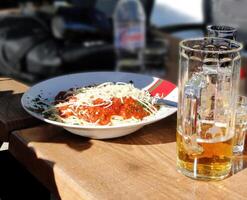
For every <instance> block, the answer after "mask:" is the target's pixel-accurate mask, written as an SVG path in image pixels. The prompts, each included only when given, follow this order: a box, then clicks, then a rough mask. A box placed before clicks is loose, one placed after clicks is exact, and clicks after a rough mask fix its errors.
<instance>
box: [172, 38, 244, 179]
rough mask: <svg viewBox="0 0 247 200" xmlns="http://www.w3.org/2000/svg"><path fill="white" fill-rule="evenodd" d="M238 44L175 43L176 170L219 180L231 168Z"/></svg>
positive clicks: (212, 41)
mask: <svg viewBox="0 0 247 200" xmlns="http://www.w3.org/2000/svg"><path fill="white" fill-rule="evenodd" d="M241 49H242V45H241V44H240V43H238V42H236V41H233V40H228V39H224V38H201V39H190V40H184V41H182V42H181V43H180V63H179V65H180V66H179V83H178V87H179V104H178V116H177V119H178V120H177V168H178V171H179V172H181V173H182V174H184V175H186V176H189V177H191V178H195V179H204V180H220V179H223V178H225V177H226V176H227V175H228V174H229V172H230V170H231V157H232V148H233V138H234V137H233V136H234V129H233V128H234V119H235V117H234V113H235V105H236V103H235V102H236V97H237V95H238V85H239V74H240V64H241V61H240V50H241Z"/></svg>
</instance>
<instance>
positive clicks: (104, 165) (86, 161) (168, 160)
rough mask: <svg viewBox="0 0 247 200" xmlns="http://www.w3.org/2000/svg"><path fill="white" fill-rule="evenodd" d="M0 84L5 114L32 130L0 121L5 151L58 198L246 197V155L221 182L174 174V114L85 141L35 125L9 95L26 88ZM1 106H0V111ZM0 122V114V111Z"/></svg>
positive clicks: (3, 80) (66, 199)
mask: <svg viewBox="0 0 247 200" xmlns="http://www.w3.org/2000/svg"><path fill="white" fill-rule="evenodd" d="M0 80H1V81H0V86H1V87H0V88H1V89H0V90H1V92H0V94H1V95H2V97H1V98H2V102H5V103H6V102H9V103H8V104H11V105H12V103H11V102H12V101H14V102H15V107H12V106H10V107H9V109H8V113H15V112H14V110H15V109H17V110H18V112H16V113H17V114H16V116H19V117H18V120H20V122H21V123H24V124H25V125H23V126H25V127H26V126H28V125H27V124H26V122H27V121H28V122H29V124H31V125H32V126H33V127H31V128H25V129H22V126H20V123H12V122H11V119H9V118H8V123H6V121H4V120H1V121H0V123H1V126H2V127H3V126H4V127H5V130H8V129H7V127H8V125H7V124H9V123H12V124H13V126H12V129H9V130H15V131H9V132H8V133H9V136H8V137H7V138H8V140H9V151H10V152H11V154H12V155H14V157H15V158H16V159H17V160H19V161H20V162H21V163H23V165H24V166H25V167H26V168H27V169H28V170H29V171H30V172H31V173H32V174H33V175H34V176H35V177H36V178H37V179H38V180H40V181H41V182H42V183H43V184H44V185H45V186H46V187H47V188H48V189H49V190H50V191H51V192H53V193H54V194H55V195H56V196H57V198H58V199H63V200H81V199H83V200H92V199H100V200H103V199H107V200H108V199H114V200H115V199H118V200H121V199H123V200H125V199H131V200H132V199H135V200H136V199H148V200H150V199H162V200H163V199H169V200H170V199H174V200H175V199H176V200H177V199H185V200H186V199H188V200H191V199H210V200H211V199H217V200H219V199H224V200H225V199H227V200H228V199H229V200H234V199H238V200H239V199H246V197H247V184H246V181H247V170H246V169H245V168H246V166H247V164H246V163H247V155H246V154H247V152H245V154H244V155H243V156H241V157H237V158H235V162H234V163H235V164H234V170H233V171H234V172H233V173H232V175H231V176H229V177H228V178H226V179H225V180H223V181H218V182H202V181H195V180H192V179H190V178H187V177H185V176H183V175H181V174H179V173H178V172H177V171H176V145H175V132H176V115H173V116H170V117H168V118H166V119H164V120H161V121H159V122H157V123H155V124H152V125H149V126H146V127H145V128H143V129H141V130H139V131H137V132H136V133H133V134H131V135H128V136H125V137H122V138H118V139H111V140H90V139H87V138H83V137H79V136H76V135H73V134H71V133H68V132H67V131H65V130H63V129H60V128H58V127H55V126H51V125H47V124H42V125H37V122H36V120H33V119H32V118H31V117H30V116H29V115H27V114H26V113H25V112H24V111H23V110H22V109H21V107H20V102H19V101H17V100H16V99H15V98H14V97H13V96H15V94H19V92H23V91H24V90H26V89H27V87H26V86H24V85H22V84H20V83H18V82H16V81H13V80H10V79H7V78H2V79H0ZM9 83H11V84H9ZM13 84H14V85H15V86H14V85H13ZM3 86H4V87H3ZM10 91H11V92H10ZM18 98H19V95H18ZM3 105H5V104H0V108H1V109H3ZM12 117H13V120H14V121H15V120H16V119H17V118H16V117H15V116H14V114H13V116H12ZM2 118H4V113H3V112H0V119H2ZM3 122H4V123H3ZM18 129H19V130H18ZM1 130H2V129H1ZM0 135H1V136H2V137H1V138H3V136H6V132H2V131H1V132H0ZM237 165H238V168H239V169H237ZM233 174H234V175H233Z"/></svg>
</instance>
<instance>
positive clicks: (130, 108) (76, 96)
mask: <svg viewBox="0 0 247 200" xmlns="http://www.w3.org/2000/svg"><path fill="white" fill-rule="evenodd" d="M154 102H155V99H154V97H152V96H151V95H150V93H149V92H148V91H145V90H140V89H138V88H135V87H134V85H133V84H132V83H122V82H117V83H113V82H106V83H102V84H100V85H96V86H88V87H81V88H72V89H70V90H68V91H61V92H59V93H58V94H57V96H56V97H55V102H54V103H53V104H52V105H51V106H50V107H49V108H48V109H46V110H45V111H43V114H44V115H46V116H48V118H49V119H51V120H55V121H60V122H63V123H66V124H73V125H90V124H91V125H109V126H112V125H117V124H123V123H131V122H138V121H141V120H144V119H145V118H147V117H149V116H153V115H155V114H156V113H157V111H158V106H156V105H155V103H154Z"/></svg>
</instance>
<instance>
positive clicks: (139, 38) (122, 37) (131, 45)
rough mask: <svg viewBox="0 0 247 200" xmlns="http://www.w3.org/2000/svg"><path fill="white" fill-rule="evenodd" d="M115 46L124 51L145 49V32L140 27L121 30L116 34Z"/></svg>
mask: <svg viewBox="0 0 247 200" xmlns="http://www.w3.org/2000/svg"><path fill="white" fill-rule="evenodd" d="M115 38H116V40H115V46H116V47H117V48H122V49H136V48H143V47H144V44H145V42H144V40H145V38H144V30H142V28H141V27H140V26H129V27H123V28H119V29H118V31H117V32H116V37H115Z"/></svg>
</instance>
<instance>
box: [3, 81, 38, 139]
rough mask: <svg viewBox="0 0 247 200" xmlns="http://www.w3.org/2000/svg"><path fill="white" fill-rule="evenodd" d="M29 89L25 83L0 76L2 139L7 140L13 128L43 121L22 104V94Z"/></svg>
mask: <svg viewBox="0 0 247 200" xmlns="http://www.w3.org/2000/svg"><path fill="white" fill-rule="evenodd" d="M27 89H28V86H26V85H25V84H23V83H21V82H18V81H15V80H13V79H10V78H6V77H0V105H1V106H0V130H1V133H0V141H1V142H7V141H8V139H9V134H10V133H11V131H13V130H18V129H22V128H27V127H31V126H34V125H37V124H40V123H41V121H39V120H36V119H34V118H33V117H31V116H30V115H29V114H27V112H26V111H25V110H24V109H23V108H22V106H21V103H20V102H21V96H22V94H23V92H25V91H26V90H27Z"/></svg>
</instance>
